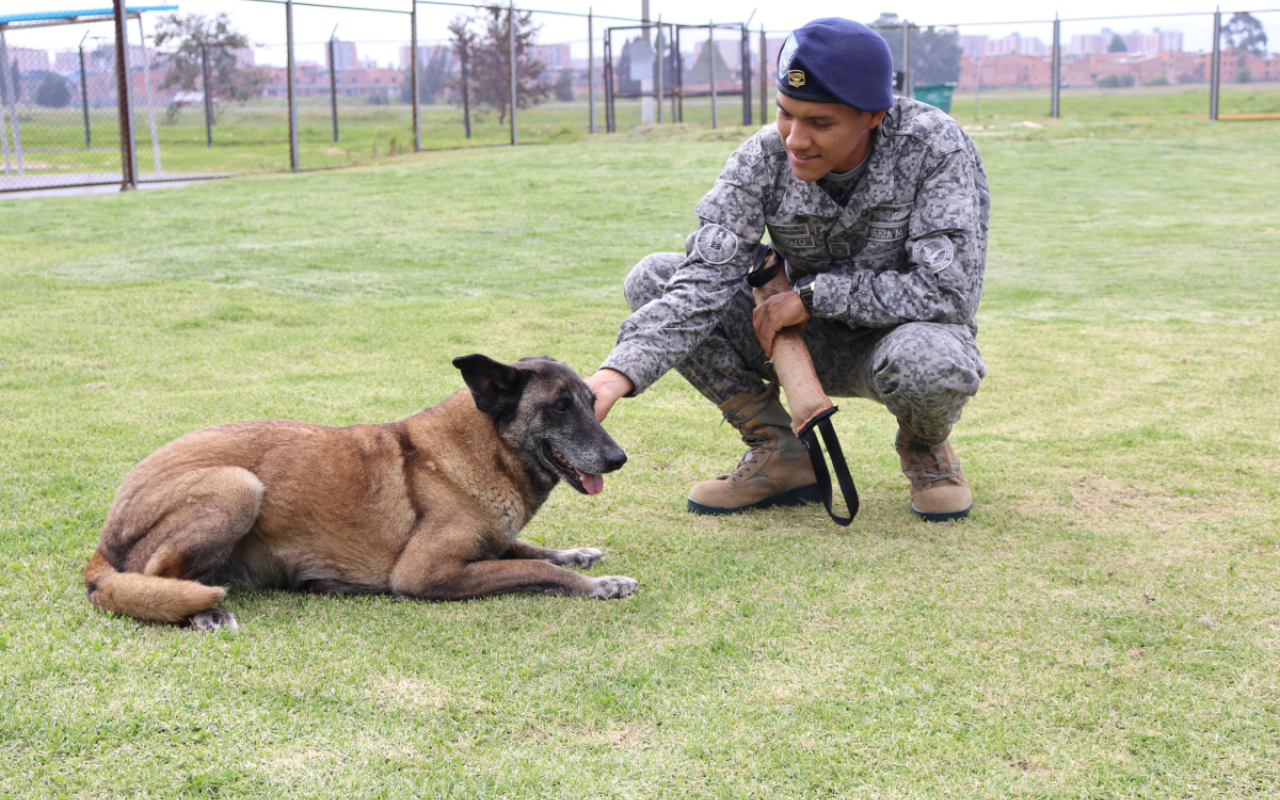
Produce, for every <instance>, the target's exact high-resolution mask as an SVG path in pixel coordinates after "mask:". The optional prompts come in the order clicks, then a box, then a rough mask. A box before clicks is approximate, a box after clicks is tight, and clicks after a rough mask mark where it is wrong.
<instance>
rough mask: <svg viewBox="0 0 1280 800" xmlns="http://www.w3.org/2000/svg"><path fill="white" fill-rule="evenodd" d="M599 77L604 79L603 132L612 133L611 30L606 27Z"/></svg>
mask: <svg viewBox="0 0 1280 800" xmlns="http://www.w3.org/2000/svg"><path fill="white" fill-rule="evenodd" d="M600 77H601V78H602V79H603V80H604V130H605V133H613V132H614V115H613V104H614V96H613V31H612V30H610V29H608V28H605V33H604V64H602V65H601V76H600Z"/></svg>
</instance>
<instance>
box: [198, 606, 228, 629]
mask: <svg viewBox="0 0 1280 800" xmlns="http://www.w3.org/2000/svg"><path fill="white" fill-rule="evenodd" d="M191 627H192V628H194V629H195V630H198V631H217V630H223V629H226V630H229V631H238V630H240V625H239V624H238V623H237V622H236V615H235V614H232V613H231V612H230V611H219V610H218V609H216V608H211V609H209V610H208V611H201V612H200V613H199V614H193V615H192V616H191Z"/></svg>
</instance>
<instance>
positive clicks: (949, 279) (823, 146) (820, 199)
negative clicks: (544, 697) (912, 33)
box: [588, 18, 990, 521]
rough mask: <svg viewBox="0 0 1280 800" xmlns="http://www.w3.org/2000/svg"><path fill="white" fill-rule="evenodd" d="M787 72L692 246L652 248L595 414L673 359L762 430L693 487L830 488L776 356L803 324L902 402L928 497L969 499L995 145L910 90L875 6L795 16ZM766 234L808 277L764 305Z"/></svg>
mask: <svg viewBox="0 0 1280 800" xmlns="http://www.w3.org/2000/svg"><path fill="white" fill-rule="evenodd" d="M777 90H778V92H777V120H776V124H775V125H769V126H767V127H766V128H764V129H763V130H761V131H760V132H759V133H757V134H756V135H755V136H753V137H751V138H750V139H749V140H747V141H746V143H744V144H743V145H742V146H741V147H739V148H738V149H737V151H735V152H734V153H733V155H732V156H730V158H729V161H728V163H727V164H726V165H725V168H724V171H723V172H722V173H721V174H720V177H719V179H718V180H717V181H716V184H715V186H714V187H713V188H712V189H711V191H710V192H708V193H707V195H706V196H705V197H703V198H702V201H701V202H700V203H698V206H697V209H696V214H697V216H698V219H699V223H698V229H697V230H696V231H694V232H693V233H692V234H691V235H690V236H689V237H688V240H687V242H686V245H685V252H684V253H656V254H653V255H650V256H648V257H646V258H645V259H643V260H642V261H641V262H640V263H639V264H637V265H636V266H635V268H634V269H632V271H631V273H630V274H629V275H628V276H627V279H626V283H625V293H626V297H627V302H628V303H629V304H630V306H631V309H632V312H633V313H632V314H631V316H630V317H629V318H628V319H627V320H626V322H624V323H623V325H622V328H621V330H620V331H619V333H618V341H617V346H616V347H615V348H614V350H613V352H612V353H610V355H609V357H608V358H607V359H606V360H605V362H604V364H603V365H602V366H601V368H600V370H599V371H598V372H596V374H595V375H593V376H591V378H590V379H589V380H588V383H589V384H590V385H591V387H592V388H593V389H594V390H595V392H596V395H597V401H596V414H597V416H598V417H600V418H601V419H603V418H604V416H605V415H606V414H608V412H609V409H610V408H611V407H612V406H613V404H614V403H615V402H616V401H617V400H618V399H619V398H621V397H633V396H635V395H637V394H639V393H640V392H642V391H644V390H645V389H646V388H647V387H648V386H649V385H651V384H652V383H653V382H654V381H656V380H657V379H658V378H659V377H660V376H662V375H663V374H664V373H666V372H667V371H668V370H670V369H672V368H674V369H676V370H677V371H678V372H679V373H680V374H681V375H683V376H684V377H685V378H686V379H687V380H688V381H689V382H690V383H692V384H693V385H694V386H695V387H696V388H697V389H698V391H700V392H702V394H703V395H705V396H706V397H707V398H708V399H709V400H711V401H712V402H713V403H715V404H716V405H717V406H718V407H719V408H720V410H721V412H722V413H723V414H724V417H725V419H726V420H728V421H729V422H730V423H731V424H732V425H733V426H734V427H736V428H737V429H738V431H740V432H741V434H742V439H743V441H744V442H745V443H746V444H747V446H748V448H749V449H748V452H747V454H746V455H745V456H743V457H742V459H741V460H740V461H739V462H738V465H737V466H736V467H735V468H734V469H733V470H732V471H730V472H728V473H726V474H724V475H721V476H719V477H716V478H713V479H711V480H707V481H704V482H702V483H699V484H697V485H696V486H694V487H693V489H692V491H691V492H690V494H689V510H690V511H693V512H695V513H701V514H722V513H730V512H736V511H743V510H746V509H754V508H767V507H769V506H775V505H792V504H798V503H803V502H816V501H818V500H819V496H818V489H817V485H816V482H815V478H814V473H813V468H812V466H811V464H810V460H809V458H808V456H807V454H806V451H805V446H804V445H803V443H801V442H800V441H799V440H798V439H797V438H796V436H795V434H794V433H792V431H791V428H790V427H789V420H790V416H789V415H788V414H787V412H786V411H785V409H784V408H783V407H782V404H781V403H780V402H779V396H778V387H777V384H776V380H777V378H776V374H775V372H774V370H773V367H772V365H771V364H770V363H769V359H768V354H769V352H770V351H771V348H772V343H773V338H774V335H775V334H776V333H777V332H778V331H779V330H781V329H782V328H785V327H788V326H792V325H799V326H802V327H803V329H804V341H805V343H806V345H807V346H808V348H809V352H810V353H811V354H812V356H813V361H814V365H815V367H816V369H817V373H818V377H819V379H820V380H821V382H822V386H823V388H824V389H825V390H826V392H827V394H828V395H831V396H833V397H864V398H868V399H871V400H875V401H876V402H878V403H880V404H882V405H883V406H885V407H886V408H887V409H888V410H889V411H890V413H892V414H893V415H894V417H896V418H897V420H898V433H897V441H896V447H897V452H898V455H899V456H900V458H901V462H902V470H903V472H904V473H906V475H907V478H908V480H909V481H910V498H911V501H910V502H911V509H912V511H914V512H915V513H916V514H918V515H920V516H921V517H923V518H925V519H928V520H935V521H937V520H948V519H955V518H958V517H964V516H966V515H968V513H969V509H970V507H971V505H972V495H971V493H970V491H969V485H968V483H967V482H966V480H965V477H964V473H963V471H962V470H961V468H960V459H959V458H958V457H957V456H956V453H955V450H954V448H953V447H952V446H951V443H950V441H949V440H948V437H949V435H950V434H951V429H952V426H953V425H954V424H955V423H956V422H957V421H959V419H960V412H961V409H962V408H963V407H964V404H965V403H966V402H968V400H969V398H970V397H972V396H973V395H974V394H975V393H976V392H977V391H978V385H979V383H981V381H982V379H983V377H984V376H985V375H986V367H985V366H984V365H983V363H982V357H981V356H980V355H979V353H978V347H977V344H976V342H975V337H976V335H977V324H976V314H977V311H978V299H979V296H980V295H981V292H982V274H983V267H984V263H985V260H986V250H987V222H988V217H989V211H990V195H989V193H988V189H987V179H986V175H985V174H984V172H983V168H982V159H981V158H980V157H979V155H978V151H977V149H976V148H975V147H974V144H973V141H972V140H971V139H970V138H969V137H968V136H967V135H966V134H965V132H964V130H963V129H962V128H961V127H960V126H959V125H958V124H957V123H956V122H955V120H953V119H951V118H950V117H949V116H947V115H946V114H944V113H942V112H941V111H939V110H938V109H936V108H934V107H932V106H928V105H925V104H923V103H919V102H916V101H914V100H909V99H905V98H897V100H896V102H895V98H894V96H893V62H892V57H891V56H890V54H889V48H888V46H887V45H886V44H885V42H884V40H883V39H882V38H880V36H879V35H878V34H876V33H875V32H874V31H872V30H870V29H869V28H867V27H866V26H864V25H861V24H859V23H856V22H850V21H848V20H844V19H835V18H831V19H820V20H815V21H813V22H810V23H809V24H807V25H805V26H804V27H802V28H799V29H798V30H796V31H794V32H793V33H792V34H791V35H790V36H789V37H788V38H787V41H786V43H785V44H784V46H783V49H782V52H781V53H780V54H779V57H778V71H777ZM766 232H767V233H768V235H769V240H770V242H771V244H772V246H773V247H774V249H775V250H777V251H778V252H779V253H780V254H781V255H782V256H783V257H784V258H785V260H786V269H787V275H788V278H789V279H790V282H791V286H792V287H794V289H793V291H791V292H787V293H784V294H779V295H777V296H775V297H773V298H770V299H769V300H768V301H766V302H765V303H763V304H762V305H760V306H759V307H758V308H757V307H756V305H755V302H754V300H753V299H752V295H751V291H750V287H748V286H747V284H746V281H745V280H744V278H745V275H746V273H747V270H748V268H749V267H750V263H751V258H752V254H753V252H754V249H755V246H756V245H757V244H758V243H759V242H760V241H761V239H762V238H763V237H764V236H765V234H766Z"/></svg>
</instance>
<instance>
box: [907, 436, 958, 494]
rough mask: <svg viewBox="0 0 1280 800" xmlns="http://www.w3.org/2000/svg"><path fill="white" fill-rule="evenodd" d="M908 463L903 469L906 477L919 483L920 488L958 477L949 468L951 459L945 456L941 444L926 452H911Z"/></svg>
mask: <svg viewBox="0 0 1280 800" xmlns="http://www.w3.org/2000/svg"><path fill="white" fill-rule="evenodd" d="M910 463H911V466H910V468H909V469H908V470H905V471H906V472H907V477H908V478H910V479H911V482H912V483H918V484H920V487H921V488H922V489H928V488H929V487H930V486H932V485H933V484H935V483H941V482H942V481H954V480H956V479H957V478H959V475H957V474H956V471H955V470H953V469H952V468H951V467H952V465H951V460H950V459H948V458H947V457H946V453H945V451H944V450H943V449H942V447H941V446H938V447H935V448H933V449H932V450H930V451H929V452H927V453H919V452H913V453H912V454H911V460H910Z"/></svg>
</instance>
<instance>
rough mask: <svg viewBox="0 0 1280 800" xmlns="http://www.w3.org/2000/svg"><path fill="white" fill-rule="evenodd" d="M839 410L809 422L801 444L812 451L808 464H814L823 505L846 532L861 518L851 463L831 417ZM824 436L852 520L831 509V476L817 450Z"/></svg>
mask: <svg viewBox="0 0 1280 800" xmlns="http://www.w3.org/2000/svg"><path fill="white" fill-rule="evenodd" d="M839 410H840V409H839V408H837V407H835V406H832V407H831V408H830V409H829V410H828V411H827V412H825V413H823V414H821V415H820V416H819V417H817V418H816V419H813V420H810V422H809V424H807V425H805V427H804V428H803V430H802V431H801V432H800V441H802V442H804V446H805V447H807V448H808V449H809V462H810V463H811V464H813V475H814V477H815V478H817V479H818V491H819V492H820V493H821V494H822V504H823V505H824V506H826V508H827V515H828V516H830V517H831V521H832V522H834V523H835V524H837V525H839V526H841V527H842V528H847V527H848V526H849V523H851V522H853V518H854V517H856V516H858V488H857V487H856V486H854V484H853V476H852V475H850V474H849V462H848V461H847V460H846V459H845V457H844V451H843V450H842V449H841V448H840V438H839V437H838V436H836V429H835V427H834V426H833V425H832V424H831V417H832V415H833V414H835V413H836V412H837V411H839ZM815 431H820V432H821V433H822V441H823V442H824V443H825V444H826V445H827V453H828V455H830V456H831V466H832V469H834V470H835V473H836V481H837V482H838V483H839V484H840V494H841V495H843V496H844V504H845V506H846V507H847V508H848V509H849V516H847V517H841V516H838V515H837V514H836V512H835V511H834V510H833V509H832V507H831V506H832V501H833V499H834V498H833V496H832V491H831V473H830V472H828V471H827V462H826V459H825V458H823V456H822V448H820V447H819V446H818V435H817V433H815Z"/></svg>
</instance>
